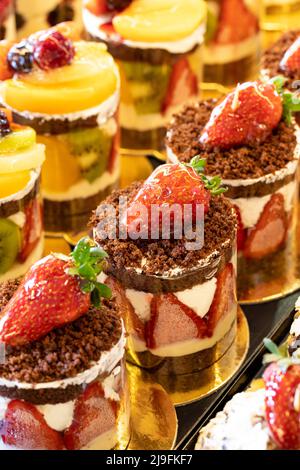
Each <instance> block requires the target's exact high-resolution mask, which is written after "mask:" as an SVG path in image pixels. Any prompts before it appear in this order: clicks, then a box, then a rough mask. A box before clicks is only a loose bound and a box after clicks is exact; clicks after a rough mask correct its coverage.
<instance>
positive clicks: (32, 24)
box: [16, 0, 82, 39]
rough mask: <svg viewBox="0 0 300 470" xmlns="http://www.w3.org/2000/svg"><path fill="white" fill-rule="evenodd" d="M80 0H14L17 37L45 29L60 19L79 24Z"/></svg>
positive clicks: (60, 20) (59, 21)
mask: <svg viewBox="0 0 300 470" xmlns="http://www.w3.org/2000/svg"><path fill="white" fill-rule="evenodd" d="M81 3H82V2H81V0H44V1H42V2H41V1H36V0H16V24H17V35H18V38H20V39H22V38H24V37H26V36H29V35H30V34H32V33H35V32H36V31H40V30H42V29H47V28H49V27H50V26H54V25H56V24H57V23H61V22H62V21H76V22H78V23H79V24H81Z"/></svg>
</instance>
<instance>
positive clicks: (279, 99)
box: [200, 77, 300, 149]
mask: <svg viewBox="0 0 300 470" xmlns="http://www.w3.org/2000/svg"><path fill="white" fill-rule="evenodd" d="M283 82H284V80H283V79H282V78H280V77H278V78H277V79H275V80H274V81H273V82H268V83H263V82H261V81H259V80H258V81H254V82H246V83H243V84H242V85H238V86H237V87H236V89H235V90H234V91H232V92H231V93H229V94H228V95H227V96H226V98H225V99H224V100H223V101H222V102H221V103H220V104H219V105H218V106H216V107H215V108H214V110H213V112H212V113H211V117H210V119H209V121H208V122H207V124H206V125H205V127H204V129H203V130H202V132H201V135H200V143H201V144H202V145H203V147H204V148H207V147H209V148H213V147H218V148H220V149H229V148H232V147H236V146H241V145H249V144H250V145H251V144H255V143H259V142H263V141H264V140H265V139H266V138H267V137H268V136H269V135H270V134H271V132H272V130H273V129H275V128H276V127H277V126H278V124H279V122H280V120H281V118H282V116H284V117H285V118H286V119H287V120H290V115H291V112H292V111H297V110H300V104H299V103H300V102H299V99H295V98H293V99H294V101H292V98H291V94H290V93H284V92H283V89H282V87H283Z"/></svg>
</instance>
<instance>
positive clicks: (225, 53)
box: [203, 0, 260, 87]
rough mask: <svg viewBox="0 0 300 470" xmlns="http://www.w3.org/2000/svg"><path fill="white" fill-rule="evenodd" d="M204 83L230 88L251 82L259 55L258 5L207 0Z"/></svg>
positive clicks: (250, 1)
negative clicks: (240, 83) (237, 84)
mask: <svg viewBox="0 0 300 470" xmlns="http://www.w3.org/2000/svg"><path fill="white" fill-rule="evenodd" d="M207 3H208V23H207V32H206V40H205V46H204V54H203V60H204V82H207V83H217V84H222V85H224V86H229V87H230V86H233V85H235V84H236V83H239V82H243V81H246V80H249V79H250V78H254V76H255V75H256V73H257V64H258V60H259V54H260V30H259V19H260V2H259V1H256V0H248V1H247V0H217V1H210V0H208V2H207Z"/></svg>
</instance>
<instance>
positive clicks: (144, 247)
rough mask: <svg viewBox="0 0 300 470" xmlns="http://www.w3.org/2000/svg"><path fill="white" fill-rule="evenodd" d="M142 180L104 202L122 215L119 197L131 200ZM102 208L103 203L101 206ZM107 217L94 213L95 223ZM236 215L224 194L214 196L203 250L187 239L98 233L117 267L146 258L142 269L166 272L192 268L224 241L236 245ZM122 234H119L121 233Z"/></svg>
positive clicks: (129, 266) (114, 193)
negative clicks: (111, 236)
mask: <svg viewBox="0 0 300 470" xmlns="http://www.w3.org/2000/svg"><path fill="white" fill-rule="evenodd" d="M141 185H142V183H141V182H140V183H134V184H132V185H131V186H129V187H128V188H126V189H123V190H121V191H115V192H113V193H112V195H111V196H109V197H108V198H107V199H106V200H105V201H104V204H112V205H114V206H115V208H116V212H117V214H118V202H119V197H120V196H123V197H127V198H128V202H130V200H131V199H132V198H134V196H135V195H136V193H137V192H138V190H139V189H140V187H141ZM100 207H101V206H100ZM102 217H103V216H100V217H99V216H97V211H96V212H95V213H94V215H93V218H92V221H91V224H92V225H93V226H94V227H95V229H96V227H97V224H98V223H99V222H100V221H101V220H103V218H102ZM235 229H236V216H235V212H234V211H233V209H232V205H231V204H230V202H229V201H228V200H227V199H226V198H224V197H223V196H218V197H212V198H211V202H210V208H209V210H208V212H207V213H206V214H205V217H204V246H203V247H202V249H201V250H188V249H187V248H186V246H185V243H186V241H187V240H186V239H185V238H184V237H182V239H180V240H155V241H152V240H140V239H139V240H130V239H128V240H119V239H118V238H117V239H112V240H109V239H106V240H102V239H99V238H98V237H97V233H96V234H95V239H96V241H97V242H98V243H99V244H100V245H101V246H102V247H103V248H104V249H105V250H106V251H107V253H108V254H109V257H110V261H109V262H110V263H113V265H114V267H115V268H116V269H123V268H124V266H126V268H131V267H132V268H138V267H141V262H142V260H145V261H146V263H145V264H144V265H143V267H142V270H143V273H144V274H148V275H153V274H156V275H157V274H163V273H165V272H166V271H168V270H171V269H175V268H178V267H179V268H187V270H188V269H191V268H193V267H195V266H196V265H197V264H198V263H199V261H201V260H203V259H205V258H207V256H209V255H211V254H212V253H213V252H214V251H215V250H220V251H222V244H224V243H225V242H227V241H230V244H231V245H232V243H233V240H234V238H235ZM117 235H118V234H117Z"/></svg>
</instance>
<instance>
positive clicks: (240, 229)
mask: <svg viewBox="0 0 300 470" xmlns="http://www.w3.org/2000/svg"><path fill="white" fill-rule="evenodd" d="M234 209H235V212H236V216H237V235H236V238H237V249H238V251H241V250H243V248H244V245H245V241H246V238H247V229H245V228H244V226H243V222H242V216H241V212H240V209H239V208H238V206H236V205H234Z"/></svg>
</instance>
